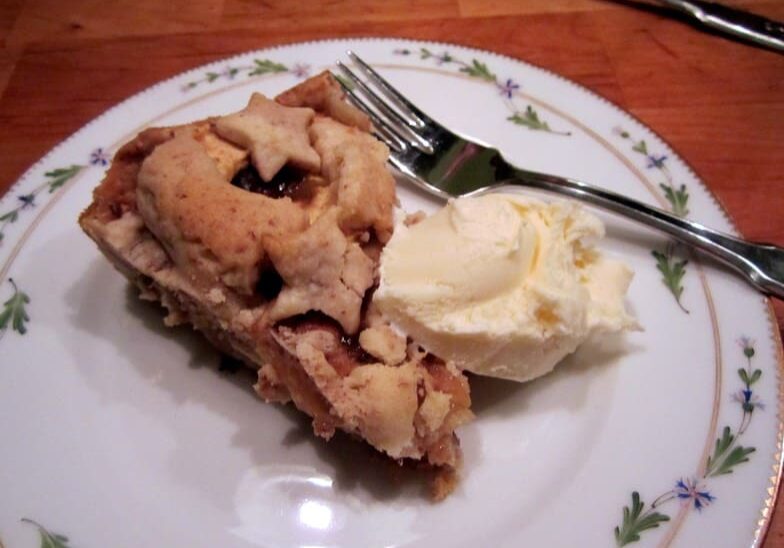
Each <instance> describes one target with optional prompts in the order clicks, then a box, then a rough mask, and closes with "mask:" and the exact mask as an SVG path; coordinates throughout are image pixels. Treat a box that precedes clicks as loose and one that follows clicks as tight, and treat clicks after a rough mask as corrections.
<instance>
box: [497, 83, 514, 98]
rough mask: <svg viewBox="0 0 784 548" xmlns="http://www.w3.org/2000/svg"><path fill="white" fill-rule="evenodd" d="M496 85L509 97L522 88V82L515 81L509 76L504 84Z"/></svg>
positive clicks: (502, 93)
mask: <svg viewBox="0 0 784 548" xmlns="http://www.w3.org/2000/svg"><path fill="white" fill-rule="evenodd" d="M496 86H498V91H499V92H500V93H501V95H506V97H507V99H511V98H512V94H513V93H514V92H515V91H517V90H518V89H520V84H517V83H515V82H514V81H513V80H512V79H511V78H507V79H506V82H504V83H503V84H501V83H497V84H496Z"/></svg>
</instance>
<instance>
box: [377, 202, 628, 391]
mask: <svg viewBox="0 0 784 548" xmlns="http://www.w3.org/2000/svg"><path fill="white" fill-rule="evenodd" d="M603 235H604V226H603V225H602V223H601V221H599V219H598V218H597V217H595V216H594V215H591V214H590V213H588V212H586V211H585V210H583V209H582V208H581V207H580V206H579V205H577V204H574V203H567V202H554V203H545V202H542V201H539V200H535V199H531V198H525V197H522V196H519V195H512V194H489V195H485V196H482V197H478V198H459V199H456V200H452V201H450V202H449V203H448V204H447V206H446V207H444V208H443V209H441V210H440V211H439V212H437V213H436V214H434V215H432V216H430V217H428V218H426V219H424V220H422V221H420V222H419V223H416V224H414V225H412V226H406V225H405V224H403V223H400V224H398V226H397V227H396V229H395V233H394V235H393V236H392V239H391V240H390V241H389V242H388V243H387V245H386V247H385V248H384V251H383V253H382V255H381V265H380V274H381V282H380V285H379V288H378V290H377V291H376V292H375V294H374V297H373V302H374V303H375V305H376V306H377V307H378V309H379V310H380V311H381V312H382V313H383V314H384V315H386V316H387V317H388V318H389V319H390V320H391V321H393V322H394V323H395V324H397V326H398V327H399V328H400V329H402V330H403V331H404V332H406V333H407V334H409V335H410V336H411V337H412V338H413V339H414V340H415V341H416V342H417V343H419V344H420V345H422V346H423V347H425V348H426V349H427V350H429V351H430V352H432V353H434V354H435V355H437V356H439V357H441V358H443V359H445V360H450V361H453V362H454V363H455V364H456V365H457V366H458V367H460V368H462V369H465V370H468V371H472V372H474V373H476V374H480V375H488V376H492V377H501V378H506V379H512V380H517V381H526V380H530V379H533V378H535V377H538V376H540V375H543V374H545V373H547V372H549V371H551V370H552V369H553V367H555V364H556V363H558V362H559V361H560V360H561V359H562V358H563V357H564V356H566V355H567V354H570V353H571V352H574V351H575V350H576V349H577V347H578V346H579V344H580V343H582V342H583V341H585V340H586V339H587V338H588V337H590V336H591V335H593V334H594V333H602V332H605V333H606V332H615V331H620V330H624V329H628V328H632V327H635V326H636V322H635V320H634V318H633V317H631V316H630V315H629V314H628V313H627V312H626V310H625V308H624V303H623V299H624V295H625V294H626V291H627V289H628V287H629V283H630V282H631V278H632V275H633V274H632V272H631V270H630V269H629V268H628V267H627V266H625V265H624V264H623V263H621V262H618V261H614V260H610V259H608V258H606V257H604V256H602V254H601V253H600V252H599V251H597V250H596V249H595V248H594V247H593V246H592V243H593V242H594V241H595V240H597V239H599V238H601V237H602V236H603Z"/></svg>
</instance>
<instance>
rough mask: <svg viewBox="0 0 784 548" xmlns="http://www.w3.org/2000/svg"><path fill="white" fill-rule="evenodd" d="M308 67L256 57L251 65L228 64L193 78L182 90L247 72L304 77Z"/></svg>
mask: <svg viewBox="0 0 784 548" xmlns="http://www.w3.org/2000/svg"><path fill="white" fill-rule="evenodd" d="M307 71H308V68H307V67H306V66H305V65H296V66H294V67H288V66H287V65H284V64H282V63H277V62H275V61H273V60H271V59H254V60H253V62H252V63H251V64H249V65H240V66H227V67H226V68H224V69H223V70H222V71H220V72H215V71H208V72H205V73H204V76H202V77H201V78H199V79H197V80H192V81H190V82H188V83H187V84H185V85H184V86H182V91H183V92H187V91H190V90H192V89H193V88H195V87H198V86H200V85H201V84H205V83H206V84H211V83H213V82H215V81H217V80H221V79H225V80H233V79H234V78H236V77H237V76H238V75H240V74H245V75H246V76H248V77H252V76H261V75H263V74H276V73H282V72H290V73H292V74H294V75H295V76H298V77H304V76H305V75H306V74H307Z"/></svg>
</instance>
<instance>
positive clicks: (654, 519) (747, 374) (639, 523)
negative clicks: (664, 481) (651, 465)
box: [614, 337, 763, 547]
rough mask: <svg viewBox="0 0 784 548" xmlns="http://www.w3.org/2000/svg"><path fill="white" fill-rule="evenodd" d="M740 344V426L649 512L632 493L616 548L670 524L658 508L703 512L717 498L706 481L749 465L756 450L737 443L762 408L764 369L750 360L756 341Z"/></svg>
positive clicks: (617, 529) (742, 340)
mask: <svg viewBox="0 0 784 548" xmlns="http://www.w3.org/2000/svg"><path fill="white" fill-rule="evenodd" d="M738 343H739V345H740V346H741V348H742V350H743V356H744V357H745V358H746V366H745V367H742V368H740V369H738V377H739V378H740V380H741V381H742V382H743V386H744V387H743V388H742V389H741V390H740V391H739V392H738V393H736V394H734V395H733V399H735V401H737V402H738V403H740V404H741V410H742V415H741V420H740V423H739V425H738V427H737V428H736V429H735V430H733V429H732V428H731V427H730V426H725V427H724V428H723V429H722V431H721V435H720V436H719V437H718V438H717V439H716V443H715V444H714V447H713V452H712V453H711V454H710V455H709V456H708V458H707V461H706V462H705V469H704V471H703V472H702V473H701V474H700V475H699V479H695V478H690V479H689V480H685V481H684V480H683V479H681V480H679V481H678V482H676V486H675V488H673V489H671V490H669V491H666V492H664V493H662V494H661V495H659V497H657V498H656V499H655V500H654V502H653V503H652V504H651V506H650V507H649V508H648V509H647V510H646V509H645V503H644V502H642V500H641V499H640V494H639V493H638V492H637V491H633V492H632V503H631V505H630V506H624V507H623V513H622V517H621V524H620V525H619V526H617V527H615V529H614V537H615V544H616V546H619V547H621V546H626V545H627V544H631V543H633V542H637V541H639V540H640V538H641V536H640V535H641V533H643V532H644V531H647V530H649V529H655V528H657V527H659V525H660V524H661V523H664V522H666V521H669V519H670V518H669V516H668V515H667V514H665V513H663V512H661V511H660V510H659V507H660V506H663V505H665V504H667V503H669V502H671V501H681V502H684V503H686V504H689V505H690V507H691V506H693V507H694V508H695V509H697V510H698V511H702V510H703V509H704V508H706V507H707V506H708V505H709V504H711V503H712V502H713V501H714V500H715V499H716V497H714V496H713V495H711V494H710V492H709V491H708V489H707V487H706V486H705V482H707V481H708V480H712V479H714V478H717V477H719V476H724V475H727V474H731V473H733V472H734V471H735V468H736V467H737V466H738V465H740V464H743V463H745V462H748V461H749V457H750V456H751V455H752V454H753V453H754V452H755V451H756V449H755V448H754V447H744V446H743V445H740V444H739V443H738V442H739V439H740V438H741V437H742V436H743V434H744V433H745V431H746V428H748V426H749V424H750V422H751V418H752V416H753V414H754V412H755V410H756V409H761V408H762V407H763V406H762V402H760V401H759V400H758V399H757V397H756V395H755V394H754V391H753V389H752V386H753V385H754V384H755V383H757V382H758V381H759V380H760V378H761V377H762V370H760V369H755V368H754V367H752V362H751V360H752V358H753V357H754V355H755V351H754V342H753V341H752V340H750V339H749V338H748V337H741V338H740V339H739V341H738Z"/></svg>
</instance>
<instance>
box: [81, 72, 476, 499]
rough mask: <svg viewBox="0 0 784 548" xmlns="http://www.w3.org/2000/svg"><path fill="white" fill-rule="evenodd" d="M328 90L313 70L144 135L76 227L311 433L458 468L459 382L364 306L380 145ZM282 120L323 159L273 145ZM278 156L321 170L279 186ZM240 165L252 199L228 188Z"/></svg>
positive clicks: (374, 239) (383, 199) (385, 222)
mask: <svg viewBox="0 0 784 548" xmlns="http://www.w3.org/2000/svg"><path fill="white" fill-rule="evenodd" d="M335 85H336V84H335V83H334V81H330V79H329V78H328V77H326V76H324V75H321V76H319V77H317V78H316V79H315V80H314V81H309V82H305V83H304V84H302V85H301V86H298V87H297V88H295V89H294V90H292V92H291V93H289V94H284V95H282V96H280V97H279V98H278V103H279V104H275V103H272V102H271V101H268V100H266V99H262V98H259V97H255V98H254V99H253V100H252V104H251V105H250V106H249V107H248V109H245V110H244V111H242V113H239V114H235V115H230V116H228V117H224V118H214V119H210V120H204V121H201V122H196V123H193V124H188V125H185V126H178V127H173V128H159V129H151V130H147V131H144V132H142V133H141V134H139V136H137V137H136V139H134V140H133V141H131V142H130V143H128V144H127V145H125V146H124V147H122V148H121V149H120V151H119V152H118V153H117V155H116V156H115V159H114V163H113V165H112V168H111V169H110V170H109V172H108V174H107V176H106V178H105V179H104V181H103V182H102V183H101V185H100V186H99V187H98V188H97V189H96V190H95V192H94V199H93V203H92V204H91V205H90V206H89V207H88V208H87V210H86V211H85V212H84V213H83V214H82V216H81V217H80V224H81V226H82V227H83V228H84V230H85V231H86V232H87V233H88V235H89V236H90V237H91V238H93V239H94V240H95V241H96V243H97V244H98V246H99V248H100V249H101V251H102V252H103V253H104V254H105V255H106V256H107V257H108V258H109V259H110V260H111V261H112V263H113V264H114V265H115V266H116V267H117V268H118V270H120V271H121V272H122V273H123V274H124V275H126V276H127V277H128V278H129V279H131V280H132V281H134V282H135V283H136V284H137V285H138V286H139V287H140V289H141V296H142V298H146V299H150V300H156V301H160V302H161V304H163V305H164V306H165V307H166V308H167V309H168V315H167V317H166V319H165V323H166V324H167V325H177V324H180V323H186V322H187V323H191V324H192V325H193V326H194V327H196V328H197V329H199V330H200V331H201V332H203V333H204V334H205V336H206V337H207V338H208V339H209V340H210V341H211V342H212V343H213V344H215V345H216V346H217V347H218V348H220V349H221V350H222V351H224V352H227V353H229V354H232V355H234V356H237V357H239V358H240V359H242V360H243V361H244V362H245V363H247V364H248V365H250V366H252V367H254V368H256V369H257V370H258V383H257V384H256V385H255V389H256V391H257V392H258V394H259V395H260V396H261V397H262V398H264V399H265V400H268V401H275V402H287V401H291V402H293V403H294V404H295V405H296V406H297V407H298V408H299V409H301V410H302V411H304V412H305V413H307V414H309V415H310V416H311V417H312V418H313V429H314V431H315V432H316V434H318V435H320V436H322V437H325V438H329V437H331V436H332V435H333V434H334V432H335V430H336V429H342V430H345V431H347V432H350V433H352V434H355V435H357V436H359V437H361V438H363V439H364V440H366V441H367V442H368V443H370V444H371V445H372V446H373V447H375V448H376V449H378V450H380V451H383V452H385V453H386V454H388V455H390V456H392V457H394V458H411V459H417V460H422V461H424V462H428V463H430V464H431V465H434V466H445V467H449V468H450V469H453V468H454V467H456V466H457V464H458V463H459V460H460V453H459V445H458V442H457V438H456V437H455V436H454V434H453V432H454V429H455V428H456V427H457V426H458V425H460V424H462V423H464V422H465V421H467V420H469V419H470V418H471V412H470V411H469V406H470V396H469V392H468V384H467V382H466V381H465V378H464V377H462V375H461V374H460V373H459V372H457V371H456V370H454V369H453V368H450V366H449V365H448V364H444V363H443V362H440V361H439V360H437V359H435V358H433V357H432V356H429V355H427V354H426V353H424V352H420V351H419V350H417V349H416V347H415V346H414V345H409V346H408V347H407V341H406V340H405V338H404V337H402V336H400V335H398V334H396V333H395V332H394V331H393V330H392V329H391V328H390V326H389V325H387V324H386V323H385V320H384V319H383V318H382V317H380V316H378V314H375V313H374V312H373V308H372V307H369V308H368V307H363V302H367V300H368V299H369V294H370V292H371V291H372V288H373V287H374V285H375V284H376V283H377V280H376V276H377V266H378V258H379V253H380V250H381V248H382V247H383V243H384V242H385V241H386V240H387V239H388V238H389V236H390V234H391V231H392V208H393V205H394V202H395V192H394V181H393V180H392V177H391V175H390V174H389V172H388V171H387V170H386V168H385V163H386V158H387V153H388V152H387V149H386V147H384V145H382V144H380V143H378V142H377V141H375V140H374V139H373V138H372V137H370V136H369V135H367V134H365V133H363V132H362V131H360V130H359V129H357V127H348V126H347V125H345V123H353V124H354V125H355V126H358V127H363V123H362V117H361V116H359V115H358V114H357V113H356V112H352V111H353V110H354V109H353V107H349V106H348V105H345V104H343V103H341V104H342V105H343V106H340V105H338V104H337V103H335V101H336V100H340V99H339V98H340V97H342V93H341V92H340V90H339V88H337V94H336V88H335ZM319 90H321V91H319ZM319 93H322V94H323V96H322V97H321V98H319ZM286 103H291V104H297V105H304V106H305V107H307V108H301V109H295V110H294V112H293V113H292V112H287V111H288V110H291V109H289V108H288V107H285V106H281V105H285V104H286ZM259 105H262V108H259ZM310 108H313V109H315V110H316V111H318V112H319V113H320V114H317V115H315V116H314V115H313V114H312V111H310V110H309V109H310ZM309 112H310V113H309ZM291 114H293V117H291V116H289V115H291ZM325 114H330V115H331V116H333V117H334V118H335V119H338V120H342V121H343V122H344V123H341V122H340V121H336V120H335V119H330V118H327V117H326V116H325ZM248 115H250V117H251V118H253V119H252V120H251V122H252V123H250V124H247V123H246V122H247V121H248V120H246V119H245V118H248ZM265 116H267V117H268V118H265ZM292 119H293V120H295V121H296V123H295V124H294V126H289V125H287V124H288V122H289V121H291V120H292ZM238 120H239V121H240V123H239V124H238V123H237V121H238ZM281 120H283V122H281ZM276 123H279V124H282V125H283V126H284V129H286V131H289V130H291V131H292V132H293V133H296V134H297V135H298V137H297V138H298V139H300V141H301V140H302V137H303V135H304V136H305V139H306V140H307V143H304V144H305V146H306V148H310V150H311V151H312V152H314V153H315V154H316V160H317V161H314V159H313V157H312V155H311V154H310V152H308V151H307V150H305V152H303V150H302V147H300V149H298V150H297V151H293V149H287V148H286V146H287V144H286V143H283V144H282V145H281V143H280V142H279V141H277V140H276V139H277V137H279V136H280V133H279V132H278V133H276V132H277V131H278V130H279V129H280V127H277V128H273V129H272V130H270V128H269V127H267V126H270V125H271V126H275V124H276ZM265 124H267V126H265ZM367 127H369V126H367ZM260 128H261V129H260ZM292 128H294V129H292ZM270 132H271V133H272V134H274V135H273V137H274V136H275V135H277V137H276V139H268V138H267V137H269V135H268V134H269V133H270ZM284 133H285V132H284ZM295 140H296V139H295ZM288 144H291V143H288ZM299 145H303V143H302V142H300V143H299ZM300 153H301V154H300ZM298 154H299V155H300V156H299V157H298V156H297V155H298ZM281 155H282V156H285V160H284V164H285V165H287V166H291V165H294V167H296V168H298V169H300V170H302V169H305V170H313V171H315V173H310V174H308V175H307V176H305V177H304V179H302V180H300V181H295V182H294V183H293V184H294V186H293V187H291V189H287V188H286V187H285V185H286V184H289V183H286V182H285V181H283V182H281V179H280V178H279V176H278V173H280V171H281V168H282V167H283V166H282V165H281V164H280V157H281ZM249 162H252V165H249ZM250 169H256V170H257V171H258V172H259V175H261V179H262V180H261V181H260V182H259V185H260V186H259V189H260V190H259V192H262V193H258V192H251V191H249V190H247V189H245V187H242V188H240V187H239V186H235V185H234V184H231V182H232V180H233V179H234V178H235V177H237V176H239V175H238V173H239V172H241V171H242V172H243V173H246V172H247V173H250V172H249V171H248V170H250ZM262 172H263V173H262ZM284 172H285V170H284ZM263 179H267V180H266V182H265V181H264V180H263ZM254 184H255V183H254ZM265 185H270V186H274V185H283V187H281V188H283V190H282V191H281V192H282V194H281V195H274V196H273V194H270V195H265V194H264V192H266V190H265V189H266V188H267V187H265ZM289 190H290V191H289ZM443 491H444V490H443V489H441V488H439V492H443Z"/></svg>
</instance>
